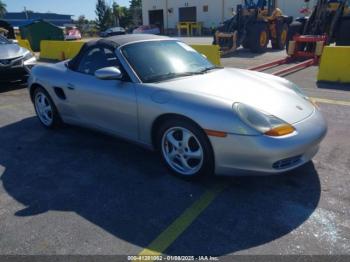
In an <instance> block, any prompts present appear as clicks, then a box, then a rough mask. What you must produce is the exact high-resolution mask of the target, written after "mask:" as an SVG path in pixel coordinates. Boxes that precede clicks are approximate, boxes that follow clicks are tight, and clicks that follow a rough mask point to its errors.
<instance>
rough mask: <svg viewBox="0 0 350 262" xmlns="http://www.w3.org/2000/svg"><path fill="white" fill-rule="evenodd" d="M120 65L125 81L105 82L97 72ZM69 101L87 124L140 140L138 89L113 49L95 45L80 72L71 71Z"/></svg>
mask: <svg viewBox="0 0 350 262" xmlns="http://www.w3.org/2000/svg"><path fill="white" fill-rule="evenodd" d="M110 66H116V67H118V68H119V69H120V70H121V71H122V72H123V75H124V77H123V79H122V80H101V79H98V78H96V77H95V75H94V74H95V71H96V70H98V69H101V68H104V67H110ZM68 74H69V76H68V78H67V79H69V80H68V81H67V83H66V85H67V89H66V92H67V99H68V100H69V102H70V104H71V105H72V109H73V110H74V112H75V114H76V116H77V117H78V119H79V121H80V122H81V123H83V124H87V125H89V126H92V127H94V128H98V129H102V130H104V131H107V132H110V133H113V134H116V135H119V136H123V137H126V138H129V139H132V140H137V138H138V132H137V104H136V93H135V86H134V84H133V83H132V82H131V80H130V79H129V77H128V76H127V73H126V72H125V71H124V70H123V68H121V65H120V63H119V61H118V58H117V56H116V55H115V53H114V50H113V49H110V48H108V47H104V46H94V47H91V48H90V49H89V50H87V51H86V52H85V55H84V56H83V57H82V59H81V60H80V62H79V64H78V66H77V68H76V70H69V73H68Z"/></svg>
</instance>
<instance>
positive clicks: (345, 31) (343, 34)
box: [336, 18, 350, 46]
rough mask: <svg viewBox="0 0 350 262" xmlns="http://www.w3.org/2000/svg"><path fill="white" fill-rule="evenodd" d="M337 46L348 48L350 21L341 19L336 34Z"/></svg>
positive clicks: (349, 43) (349, 42) (349, 44)
mask: <svg viewBox="0 0 350 262" xmlns="http://www.w3.org/2000/svg"><path fill="white" fill-rule="evenodd" d="M336 45H337V46H350V19H349V18H347V19H345V18H342V19H341V22H340V26H339V29H338V31H337V34H336Z"/></svg>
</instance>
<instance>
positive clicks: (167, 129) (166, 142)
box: [157, 119, 214, 178]
mask: <svg viewBox="0 0 350 262" xmlns="http://www.w3.org/2000/svg"><path fill="white" fill-rule="evenodd" d="M157 147H158V149H159V153H160V155H161V158H162V160H163V162H164V163H165V165H166V166H167V167H168V168H169V169H170V170H171V171H172V172H173V173H174V174H175V175H177V176H180V177H183V178H195V177H200V176H203V175H211V174H213V173H214V157H213V152H212V148H211V145H210V142H209V139H208V137H207V135H206V134H205V133H204V131H203V130H202V129H201V128H200V127H198V126H197V125H196V124H194V123H193V122H191V121H189V120H186V119H172V120H168V121H166V122H165V123H164V124H163V125H162V126H161V127H160V129H159V131H158V135H157Z"/></svg>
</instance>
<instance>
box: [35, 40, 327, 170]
mask: <svg viewBox="0 0 350 262" xmlns="http://www.w3.org/2000/svg"><path fill="white" fill-rule="evenodd" d="M29 91H30V97H31V99H32V101H33V103H34V107H35V110H36V113H37V116H38V118H39V120H40V122H41V123H42V124H43V125H44V126H45V127H47V128H54V127H57V126H59V125H60V124H61V123H62V122H64V123H68V124H74V125H81V126H85V127H89V128H93V129H97V130H100V131H103V132H105V133H109V134H112V135H116V136H119V137H123V138H125V139H127V140H131V141H134V142H136V143H138V144H140V145H143V146H145V147H148V148H150V149H154V150H156V151H158V152H159V154H160V156H161V158H162V160H163V161H164V163H165V164H166V165H167V166H168V167H169V168H170V170H172V171H173V173H174V174H177V175H179V176H183V177H196V176H199V175H204V174H213V173H215V174H221V175H242V174H272V173H281V172H284V171H288V170H291V169H294V168H296V167H298V166H301V165H303V164H304V163H306V162H308V161H310V160H311V159H312V157H313V156H314V155H315V154H316V153H317V151H318V148H319V144H320V142H321V141H322V139H323V138H324V136H325V134H326V131H327V126H326V123H325V120H324V118H323V117H322V115H321V113H320V111H319V110H318V108H317V106H316V105H314V104H313V102H312V101H311V100H310V99H309V98H308V97H306V96H305V95H304V94H303V93H302V92H301V91H300V89H299V88H298V87H297V86H296V85H295V84H293V83H291V82H289V81H287V80H285V79H282V78H279V77H275V76H272V75H268V74H263V73H257V72H252V71H247V70H241V69H233V68H221V67H217V66H214V65H213V64H212V63H210V62H209V61H208V60H207V59H206V58H205V56H203V55H201V54H199V53H197V52H196V51H195V50H194V49H192V48H191V47H190V46H188V45H186V44H185V43H183V42H181V41H178V40H176V39H173V38H168V37H163V36H155V35H137V34H133V35H124V36H114V37H110V38H106V39H100V40H94V41H92V42H89V43H86V44H85V45H84V46H83V48H82V49H81V51H80V53H79V54H78V55H77V56H76V57H75V58H74V59H72V60H70V61H65V62H60V63H57V64H50V65H38V66H36V67H34V69H33V70H32V72H31V77H30V79H29ZM245 171H248V172H245Z"/></svg>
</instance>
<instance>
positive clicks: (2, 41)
mask: <svg viewBox="0 0 350 262" xmlns="http://www.w3.org/2000/svg"><path fill="white" fill-rule="evenodd" d="M9 43H10V41H9V40H7V39H6V38H5V37H3V36H1V35H0V45H7V44H9Z"/></svg>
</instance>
